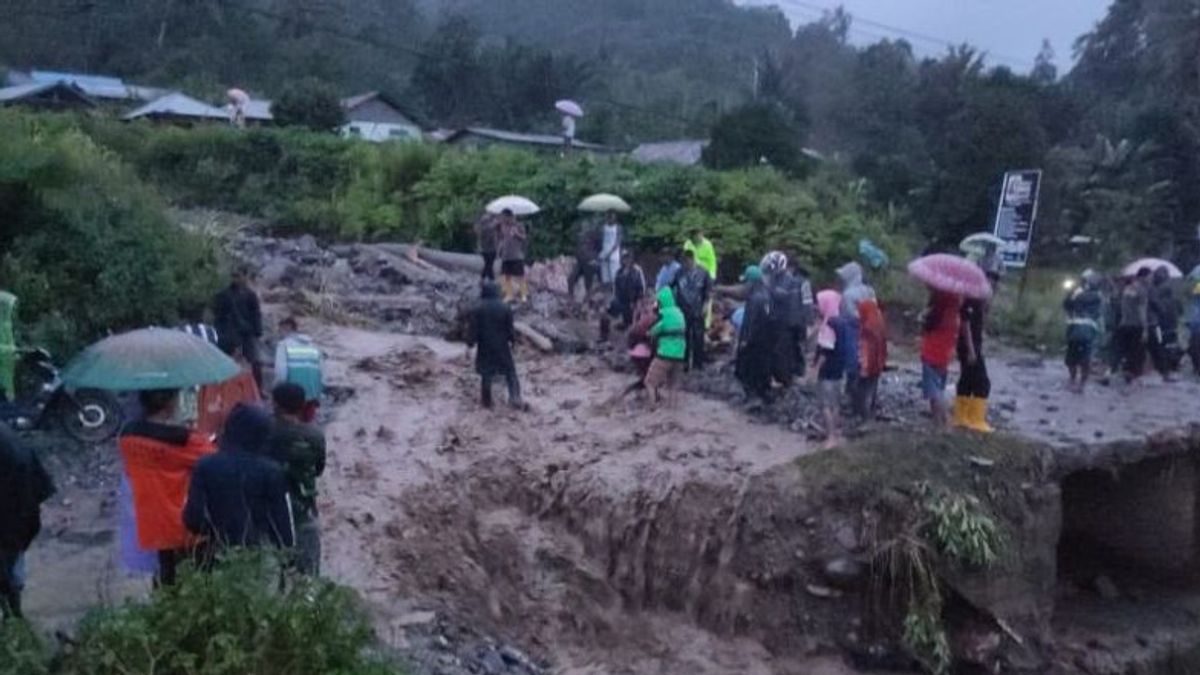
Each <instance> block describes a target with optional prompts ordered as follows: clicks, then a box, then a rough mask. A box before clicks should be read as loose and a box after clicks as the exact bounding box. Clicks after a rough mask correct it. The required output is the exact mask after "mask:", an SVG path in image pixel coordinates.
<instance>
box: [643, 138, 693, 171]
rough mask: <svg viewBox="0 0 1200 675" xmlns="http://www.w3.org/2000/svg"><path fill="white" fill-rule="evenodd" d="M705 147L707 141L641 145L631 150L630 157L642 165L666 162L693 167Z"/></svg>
mask: <svg viewBox="0 0 1200 675" xmlns="http://www.w3.org/2000/svg"><path fill="white" fill-rule="evenodd" d="M706 147H708V141H704V140H681V141H665V142H661V143H642V144H641V145H639V146H637V147H636V148H634V149H633V154H632V156H633V159H634V160H635V161H638V162H642V163H644V164H652V163H655V162H668V163H671V164H682V165H683V166H695V165H696V164H699V163H700V157H701V156H702V155H703V154H704V148H706Z"/></svg>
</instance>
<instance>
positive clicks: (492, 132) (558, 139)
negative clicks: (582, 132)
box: [446, 127, 615, 152]
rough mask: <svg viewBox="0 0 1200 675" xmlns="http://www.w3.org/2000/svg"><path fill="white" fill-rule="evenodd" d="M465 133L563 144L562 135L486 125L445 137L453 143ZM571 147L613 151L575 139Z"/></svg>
mask: <svg viewBox="0 0 1200 675" xmlns="http://www.w3.org/2000/svg"><path fill="white" fill-rule="evenodd" d="M466 135H474V136H480V137H483V138H489V139H491V140H494V141H501V142H503V143H514V144H517V145H542V146H561V145H562V144H563V137H562V136H551V135H549V134H526V133H521V132H517V131H504V130H502V129H489V128H487V127H467V128H466V129H459V130H458V131H456V132H454V133H452V134H450V135H449V136H448V137H447V138H446V142H447V143H453V142H455V141H456V140H458V139H460V138H462V137H463V136H466ZM572 146H573V147H576V148H581V149H583V150H596V151H599V152H615V150H614V149H613V148H610V147H608V146H606V145H597V144H596V143H586V142H583V141H579V140H576V141H575V142H574V143H572Z"/></svg>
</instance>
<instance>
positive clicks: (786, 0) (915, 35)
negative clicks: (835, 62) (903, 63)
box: [772, 0, 1033, 68]
mask: <svg viewBox="0 0 1200 675" xmlns="http://www.w3.org/2000/svg"><path fill="white" fill-rule="evenodd" d="M772 2H781V3H783V4H785V5H788V6H789V7H791V8H792V9H798V10H808V11H810V12H820V13H821V15H822V16H824V15H827V14H829V13H832V12H834V11H835V10H836V8H834V7H826V6H823V5H818V4H814V3H811V2H806V1H805V0H772ZM848 14H849V15H850V17H851V19H852V23H851V30H853V29H854V28H853V24H863V25H865V26H871V27H873V28H878V29H880V30H884V31H887V32H889V33H891V34H892V35H899V36H902V37H906V38H910V39H913V40H918V41H921V42H925V43H927V44H933V45H937V46H939V47H947V48H951V49H953V48H955V47H959V46H962V45H963V44H966V43H965V42H963V41H957V42H956V41H954V40H947V39H945V38H940V37H937V36H935V35H929V34H928V33H922V32H919V31H915V30H912V29H909V28H903V27H901V26H894V25H892V24H888V23H884V22H882V21H875V20H873V19H869V18H866V17H864V16H861V15H859V14H855V13H853V12H848ZM868 34H869V33H868ZM984 54H985V55H986V56H988V57H990V58H992V59H994V60H996V61H1002V62H1007V63H1008V64H1009V65H1014V66H1020V67H1023V68H1031V67H1033V63H1032V62H1031V61H1029V60H1028V59H1021V58H1017V57H1014V56H1007V55H1004V54H998V53H995V52H989V51H985V52H984Z"/></svg>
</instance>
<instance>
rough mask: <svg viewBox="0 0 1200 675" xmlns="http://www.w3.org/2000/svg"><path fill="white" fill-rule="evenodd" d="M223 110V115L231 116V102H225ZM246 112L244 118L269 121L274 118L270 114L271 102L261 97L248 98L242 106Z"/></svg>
mask: <svg viewBox="0 0 1200 675" xmlns="http://www.w3.org/2000/svg"><path fill="white" fill-rule="evenodd" d="M221 109H222V110H224V111H225V116H226V117H228V118H230V119H232V118H233V104H232V103H226V104H225V105H224V106H223V107H222V108H221ZM242 109H243V110H244V111H245V113H246V119H248V120H254V121H258V122H270V121H271V120H273V119H275V116H274V115H272V114H271V102H270V101H263V100H261V99H250V100H249V101H246V105H245V106H243V108H242Z"/></svg>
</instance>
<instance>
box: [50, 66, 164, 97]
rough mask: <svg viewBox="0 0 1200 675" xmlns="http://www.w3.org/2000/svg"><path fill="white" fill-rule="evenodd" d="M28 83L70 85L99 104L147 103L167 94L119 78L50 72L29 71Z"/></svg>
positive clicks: (160, 90)
mask: <svg viewBox="0 0 1200 675" xmlns="http://www.w3.org/2000/svg"><path fill="white" fill-rule="evenodd" d="M29 81H30V82H32V83H37V84H47V83H49V84H54V83H58V82H65V83H67V84H72V85H75V86H76V87H79V89H80V90H81V91H83V93H85V94H87V95H88V97H89V98H91V99H93V100H95V101H97V102H100V103H115V104H129V103H136V102H138V101H141V102H148V101H153V100H155V99H157V98H161V97H163V96H164V95H166V94H168V93H169V92H168V91H166V90H164V89H156V88H154V87H142V86H138V85H134V84H127V83H126V82H125V81H124V80H122V79H121V78H119V77H108V76H105V75H81V74H79V73H67V72H57V71H51V70H34V71H30V73H29Z"/></svg>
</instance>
